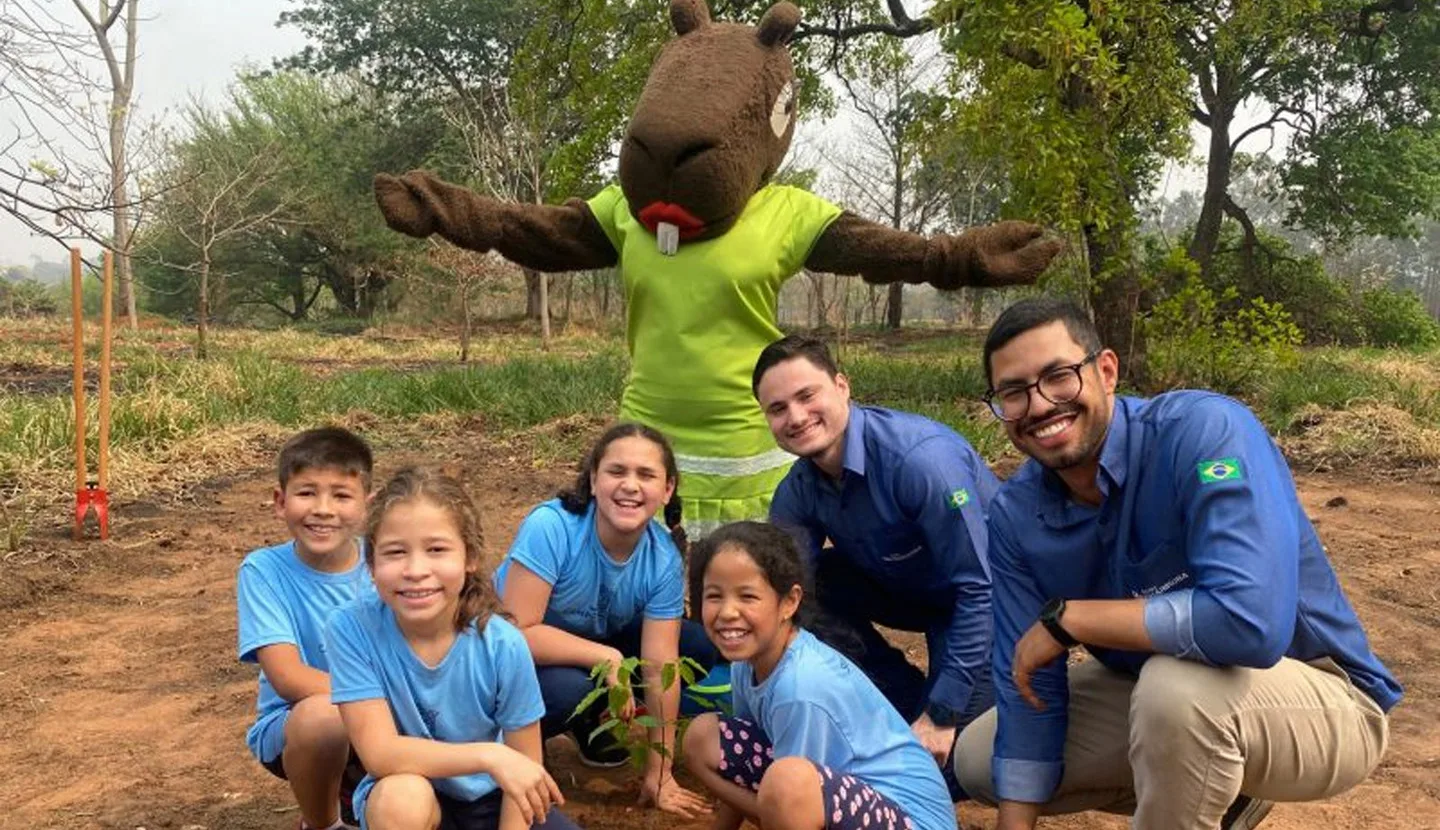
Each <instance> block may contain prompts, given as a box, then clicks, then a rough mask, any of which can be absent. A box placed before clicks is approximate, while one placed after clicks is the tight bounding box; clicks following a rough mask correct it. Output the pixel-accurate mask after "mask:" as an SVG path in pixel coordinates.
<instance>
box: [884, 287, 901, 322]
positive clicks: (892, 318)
mask: <svg viewBox="0 0 1440 830" xmlns="http://www.w3.org/2000/svg"><path fill="white" fill-rule="evenodd" d="M904 302H905V283H903V282H892V283H890V295H889V296H888V297H886V298H885V327H886V328H888V329H892V330H899V328H900V321H901V320H902V319H904V314H905V309H904V307H903V305H902V304H903V303H904Z"/></svg>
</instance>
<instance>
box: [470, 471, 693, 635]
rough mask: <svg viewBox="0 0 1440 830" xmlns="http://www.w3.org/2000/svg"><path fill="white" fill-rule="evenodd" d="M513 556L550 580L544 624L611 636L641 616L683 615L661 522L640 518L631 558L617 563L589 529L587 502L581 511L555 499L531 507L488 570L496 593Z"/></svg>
mask: <svg viewBox="0 0 1440 830" xmlns="http://www.w3.org/2000/svg"><path fill="white" fill-rule="evenodd" d="M512 561H515V562H519V563H520V564H522V565H524V566H525V567H526V568H529V569H530V570H531V571H533V572H534V573H535V575H536V576H539V577H540V578H541V579H543V580H545V581H546V582H548V583H549V584H550V588H551V590H550V604H549V605H548V606H547V607H546V609H545V624H546V625H553V626H555V627H556V628H560V629H564V630H565V631H568V632H570V633H571V634H574V635H576V636H579V637H585V638H587V639H590V640H604V639H607V638H609V637H613V636H615V635H616V634H618V633H620V630H621V629H623V628H625V627H626V626H627V625H630V624H631V623H633V622H635V620H637V619H639V618H640V617H641V615H642V614H643V615H644V618H645V619H650V620H677V619H679V618H680V617H682V616H683V615H684V613H685V576H684V566H683V565H682V564H681V562H680V551H679V550H677V549H676V547H675V543H674V542H673V541H672V540H671V539H670V534H669V533H668V532H666V530H665V528H664V527H662V526H661V525H660V523H658V522H654V521H651V522H647V523H646V526H645V532H644V534H643V535H641V537H640V541H639V542H637V543H636V545H635V551H634V552H633V553H631V554H630V558H629V559H627V560H625V561H624V562H616V561H615V560H614V559H611V558H610V555H609V554H607V553H606V552H605V548H604V547H603V546H602V545H601V544H600V536H599V535H598V534H597V532H596V530H595V502H594V500H591V502H590V506H589V508H588V509H587V510H586V511H585V514H584V515H581V516H577V515H575V514H574V513H571V512H569V511H568V510H566V509H565V508H564V507H562V506H561V505H560V500H559V499H551V500H550V501H547V502H545V503H543V504H541V505H540V506H538V507H536V508H535V509H534V510H532V511H530V515H529V516H526V517H525V521H524V522H521V524H520V530H519V531H518V532H517V533H516V534H515V541H514V543H512V544H511V545H510V552H509V553H507V554H505V559H504V561H502V562H501V563H500V567H499V568H498V569H496V571H495V589H496V590H497V591H499V592H500V594H501V595H502V596H503V595H504V593H505V577H506V574H507V573H508V572H509V570H510V563H511V562H512Z"/></svg>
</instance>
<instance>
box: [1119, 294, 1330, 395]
mask: <svg viewBox="0 0 1440 830" xmlns="http://www.w3.org/2000/svg"><path fill="white" fill-rule="evenodd" d="M1237 304H1238V306H1239V308H1238V310H1237V311H1235V312H1234V313H1226V312H1225V311H1224V310H1223V309H1224V308H1225V306H1227V305H1230V306H1234V305H1237ZM1142 325H1143V326H1144V331H1145V335H1146V338H1147V340H1148V343H1149V346H1148V355H1147V362H1146V368H1147V371H1148V378H1149V381H1150V385H1151V386H1152V387H1153V388H1155V389H1156V390H1164V389H1174V388H1179V387H1190V388H1203V389H1213V390H1215V391H1217V392H1223V393H1225V394H1227V395H1250V394H1254V393H1256V392H1259V391H1261V390H1262V389H1263V388H1264V387H1265V385H1266V384H1267V382H1268V380H1269V379H1270V378H1271V377H1272V376H1273V375H1274V374H1275V373H1276V372H1278V371H1280V370H1283V369H1287V368H1291V367H1294V366H1295V365H1296V364H1297V363H1298V362H1299V349H1298V347H1299V345H1300V343H1301V342H1302V340H1303V339H1304V338H1303V337H1302V335H1301V333H1300V329H1299V328H1298V327H1297V326H1296V325H1295V322H1294V321H1293V320H1292V319H1291V317H1290V314H1289V313H1288V312H1287V311H1286V310H1285V309H1284V307H1283V306H1281V304H1280V303H1273V302H1269V301H1267V300H1265V299H1264V298H1262V297H1253V298H1251V299H1250V300H1249V301H1248V302H1241V301H1240V300H1239V297H1238V292H1237V290H1236V289H1235V288H1234V287H1231V288H1228V289H1226V290H1225V291H1223V292H1221V293H1220V294H1218V295H1217V294H1216V293H1215V292H1214V291H1212V290H1211V289H1210V288H1208V287H1207V286H1206V285H1205V284H1204V283H1202V282H1201V281H1200V280H1199V278H1198V277H1193V276H1192V277H1191V278H1190V279H1188V280H1187V281H1186V282H1185V284H1184V286H1183V287H1182V288H1181V289H1180V290H1179V291H1176V292H1175V293H1173V294H1171V295H1170V296H1169V297H1167V298H1165V299H1164V300H1162V301H1160V302H1159V303H1158V304H1157V305H1156V306H1155V308H1154V309H1152V310H1151V311H1150V313H1149V314H1148V315H1147V317H1146V318H1145V320H1144V321H1143V322H1142Z"/></svg>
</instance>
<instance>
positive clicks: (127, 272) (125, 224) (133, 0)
mask: <svg viewBox="0 0 1440 830" xmlns="http://www.w3.org/2000/svg"><path fill="white" fill-rule="evenodd" d="M138 5H139V0H130V5H129V7H128V8H126V9H125V65H124V68H123V69H122V68H121V67H120V66H119V64H118V62H117V61H116V58H115V56H114V53H113V52H109V51H106V53H105V54H106V59H107V61H108V63H109V64H110V66H109V69H110V119H109V120H110V124H109V126H110V135H109V138H110V205H111V212H110V216H111V220H112V223H111V232H112V235H113V239H112V240H111V244H112V245H113V246H114V252H115V262H116V265H117V266H118V267H117V268H116V270H117V271H118V272H119V277H120V279H119V282H120V304H121V306H122V307H123V309H124V312H125V322H126V324H127V325H129V327H130V329H131V330H132V331H133V330H135V329H138V328H139V327H140V318H139V315H138V313H137V311H136V304H135V275H134V269H133V267H132V266H131V262H130V207H129V202H130V193H129V191H130V187H129V181H128V179H129V176H130V170H129V167H128V165H129V159H128V157H127V155H126V149H125V134H126V130H127V128H128V125H129V123H130V98H131V93H132V91H133V90H134V88H135V54H136V53H135V46H136V40H137V36H138V29H139V27H138V25H137V24H138V21H139V15H138V14H137V13H136V7H137V6H138ZM109 8H110V4H109V3H108V2H103V3H101V4H100V14H101V16H102V19H103V17H104V16H105V15H108V13H109ZM95 36H96V37H97V38H100V39H102V40H104V39H106V38H107V37H108V34H107V32H105V31H96V32H95Z"/></svg>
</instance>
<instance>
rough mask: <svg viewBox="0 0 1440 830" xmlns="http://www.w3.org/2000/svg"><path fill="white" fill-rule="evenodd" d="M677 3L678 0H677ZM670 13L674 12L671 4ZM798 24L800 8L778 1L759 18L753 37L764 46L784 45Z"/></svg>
mask: <svg viewBox="0 0 1440 830" xmlns="http://www.w3.org/2000/svg"><path fill="white" fill-rule="evenodd" d="M677 5H678V0H677ZM671 8H672V11H671V14H672V16H673V14H674V11H673V9H674V7H673V6H672V7H671ZM799 25H800V10H799V9H798V8H796V7H795V5H794V4H793V3H786V2H780V3H776V4H775V5H773V6H771V7H770V11H767V12H765V16H764V17H762V18H760V25H759V26H758V27H757V28H756V30H755V37H757V38H759V39H760V42H761V43H763V44H765V45H766V46H770V47H775V46H784V45H785V44H787V43H789V42H790V37H791V36H792V35H794V34H795V27H796V26H799Z"/></svg>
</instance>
